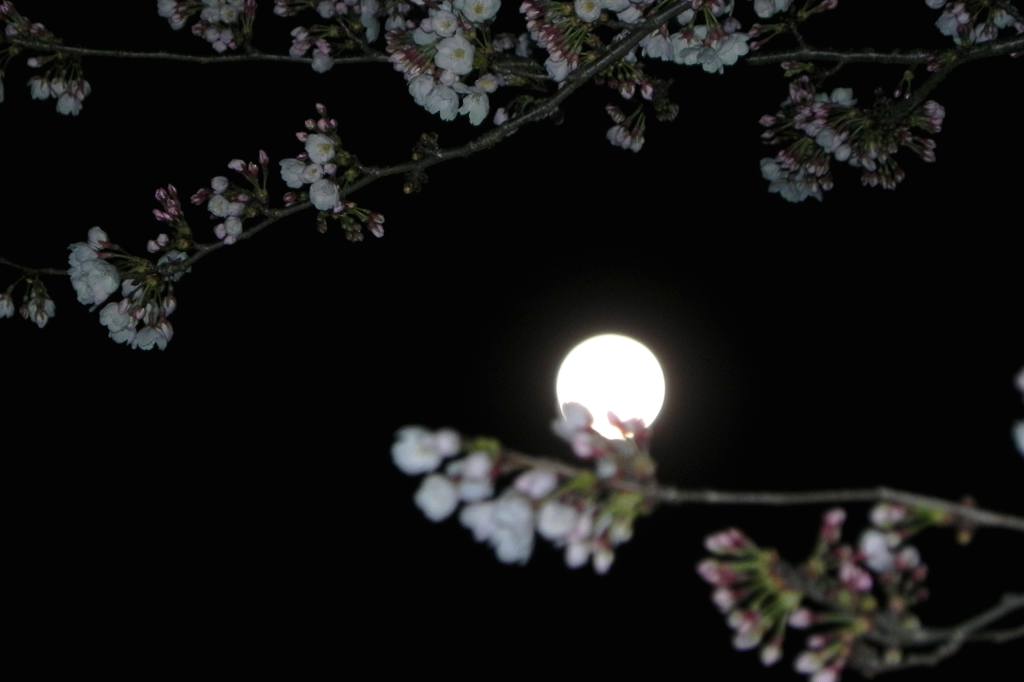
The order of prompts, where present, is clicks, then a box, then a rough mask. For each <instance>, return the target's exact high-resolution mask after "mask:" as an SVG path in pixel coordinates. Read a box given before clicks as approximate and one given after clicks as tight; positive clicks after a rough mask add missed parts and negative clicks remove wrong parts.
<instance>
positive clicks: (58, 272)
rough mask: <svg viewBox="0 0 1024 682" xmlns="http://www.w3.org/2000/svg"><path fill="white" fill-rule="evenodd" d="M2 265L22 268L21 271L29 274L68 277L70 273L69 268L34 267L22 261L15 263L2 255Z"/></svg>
mask: <svg viewBox="0 0 1024 682" xmlns="http://www.w3.org/2000/svg"><path fill="white" fill-rule="evenodd" d="M0 265H6V266H7V267H9V268H14V269H15V270H20V271H22V272H24V273H26V274H29V275H47V276H52V277H67V274H68V271H67V270H62V269H60V268H33V267H29V266H27V265H21V264H20V263H15V262H14V261H12V260H8V259H7V258H4V257H3V256H0Z"/></svg>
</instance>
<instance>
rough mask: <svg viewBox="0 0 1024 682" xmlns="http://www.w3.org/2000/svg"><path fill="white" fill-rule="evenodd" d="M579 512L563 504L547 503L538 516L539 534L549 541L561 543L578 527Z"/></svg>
mask: <svg viewBox="0 0 1024 682" xmlns="http://www.w3.org/2000/svg"><path fill="white" fill-rule="evenodd" d="M578 518H579V512H577V511H576V508H575V507H571V506H569V505H567V504H562V503H561V502H554V501H550V502H545V503H544V504H543V505H542V506H541V508H540V513H539V514H538V515H537V532H538V533H540V534H541V535H542V536H543V537H545V538H547V539H548V540H551V541H554V542H559V541H562V540H564V539H565V538H566V537H567V536H568V535H569V533H570V532H571V531H572V530H573V528H575V527H576V522H577V520H578Z"/></svg>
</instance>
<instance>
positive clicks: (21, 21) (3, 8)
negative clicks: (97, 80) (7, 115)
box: [0, 0, 92, 116]
mask: <svg viewBox="0 0 1024 682" xmlns="http://www.w3.org/2000/svg"><path fill="white" fill-rule="evenodd" d="M0 27H2V29H3V38H5V39H9V40H10V39H22V40H28V41H32V42H39V43H53V44H57V43H59V42H60V41H59V40H58V39H57V37H56V36H55V35H53V33H51V32H50V31H49V30H48V29H47V28H46V27H45V26H44V25H43V24H40V23H38V22H32V21H30V20H28V19H26V18H25V17H24V16H22V15H21V14H19V13H18V11H17V9H15V7H14V3H13V2H10V1H9V0H3V1H2V2H0ZM0 47H2V39H0ZM4 53H5V51H4V50H0V103H2V102H3V101H4V81H3V66H4V62H5V61H6V58H5V54H4ZM28 65H29V67H30V68H33V69H44V70H45V71H44V73H43V75H41V76H33V77H32V78H30V79H29V81H28V87H29V92H30V93H31V96H32V99H34V100H48V99H54V100H56V101H57V105H56V108H57V112H58V113H60V114H62V115H64V116H78V114H79V113H81V111H82V104H83V102H85V98H86V97H88V96H89V94H90V93H91V92H92V86H91V85H90V84H89V81H87V80H85V78H83V76H82V65H81V60H79V59H78V58H77V57H76V56H73V55H64V54H55V55H52V56H49V57H31V58H29V60H28Z"/></svg>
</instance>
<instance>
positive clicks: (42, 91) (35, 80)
mask: <svg viewBox="0 0 1024 682" xmlns="http://www.w3.org/2000/svg"><path fill="white" fill-rule="evenodd" d="M28 87H29V92H30V94H31V95H32V99H36V100H44V99H49V98H50V83H49V81H47V80H46V79H45V78H40V77H39V76H33V77H32V78H29V79H28Z"/></svg>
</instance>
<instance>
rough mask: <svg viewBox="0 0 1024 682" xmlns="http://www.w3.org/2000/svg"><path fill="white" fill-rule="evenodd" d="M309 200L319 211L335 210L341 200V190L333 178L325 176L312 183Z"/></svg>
mask: <svg viewBox="0 0 1024 682" xmlns="http://www.w3.org/2000/svg"><path fill="white" fill-rule="evenodd" d="M309 200H310V202H311V203H312V204H313V206H315V207H316V209H317V210H318V211H333V210H334V209H335V208H336V207H337V206H338V203H339V202H340V201H341V192H340V190H339V188H338V185H337V184H335V182H334V181H333V180H329V179H327V178H323V179H322V180H317V181H316V182H314V183H313V184H312V185H310V187H309Z"/></svg>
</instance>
